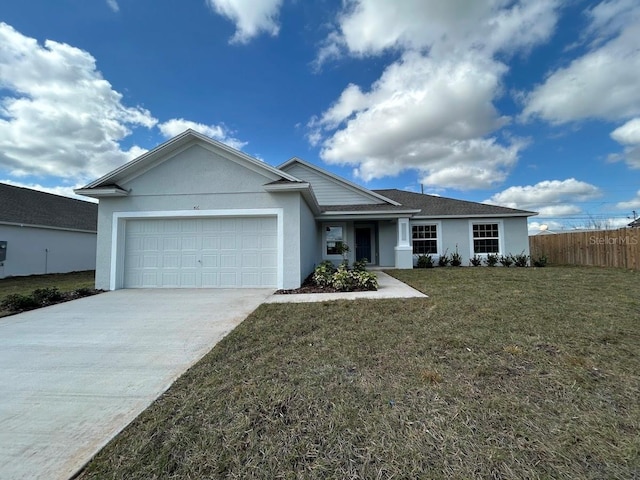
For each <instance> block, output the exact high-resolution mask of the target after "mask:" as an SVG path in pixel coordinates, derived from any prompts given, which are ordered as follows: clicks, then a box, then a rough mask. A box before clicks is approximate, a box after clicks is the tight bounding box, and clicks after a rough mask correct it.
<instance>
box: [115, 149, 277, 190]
mask: <svg viewBox="0 0 640 480" xmlns="http://www.w3.org/2000/svg"><path fill="white" fill-rule="evenodd" d="M274 179H275V176H274V177H269V176H265V175H262V174H259V173H257V172H254V171H252V170H250V169H248V168H246V167H244V166H243V165H240V164H238V163H236V162H233V161H231V160H228V159H226V158H224V157H222V156H220V155H218V154H216V153H214V152H211V151H209V150H207V149H205V148H202V147H200V146H198V145H193V146H191V147H189V148H188V149H186V150H184V151H182V152H180V153H179V154H177V155H175V156H173V157H171V158H169V159H168V160H165V161H164V162H162V163H160V164H158V165H156V166H155V167H154V168H153V169H151V170H148V171H146V172H144V174H142V175H139V176H136V177H134V178H133V179H131V180H129V181H125V182H122V183H121V184H120V186H121V187H122V188H124V189H125V190H131V194H132V195H135V196H144V195H162V196H164V195H183V194H199V193H200V194H209V193H210V192H215V193H216V194H221V193H251V192H260V191H263V185H265V184H266V183H269V182H271V181H273V180H274Z"/></svg>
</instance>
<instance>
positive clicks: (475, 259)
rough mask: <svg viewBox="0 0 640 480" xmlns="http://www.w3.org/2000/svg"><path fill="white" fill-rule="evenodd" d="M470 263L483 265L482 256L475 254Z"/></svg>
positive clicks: (477, 265) (476, 265)
mask: <svg viewBox="0 0 640 480" xmlns="http://www.w3.org/2000/svg"><path fill="white" fill-rule="evenodd" d="M469 263H471V265H473V266H474V267H479V266H480V265H482V257H479V256H478V255H474V256H473V258H471V259H469Z"/></svg>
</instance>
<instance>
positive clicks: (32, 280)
mask: <svg viewBox="0 0 640 480" xmlns="http://www.w3.org/2000/svg"><path fill="white" fill-rule="evenodd" d="M94 285H95V272H94V271H93V270H88V271H84V272H71V273H51V274H48V275H29V276H25V277H9V278H3V279H1V280H0V303H2V301H3V300H4V299H6V298H7V297H8V296H9V295H16V294H17V295H31V294H32V293H33V291H34V290H37V289H44V288H53V287H57V288H58V290H60V292H71V291H74V290H77V289H79V288H94ZM8 314H9V312H7V311H3V310H1V309H0V317H2V316H5V315H8Z"/></svg>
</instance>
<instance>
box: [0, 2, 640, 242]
mask: <svg viewBox="0 0 640 480" xmlns="http://www.w3.org/2000/svg"><path fill="white" fill-rule="evenodd" d="M187 127H191V128H194V129H196V130H199V131H201V132H202V133H205V134H207V135H209V136H211V137H213V138H215V139H217V140H220V141H222V142H225V143H228V144H230V145H232V146H234V147H236V148H240V149H241V150H243V151H244V152H246V153H248V154H250V155H253V156H255V157H257V158H259V159H261V160H263V161H265V162H267V163H269V164H271V165H274V166H277V165H279V164H280V163H283V162H284V161H286V160H287V159H289V158H291V157H292V156H298V157H300V158H303V159H305V160H307V161H310V162H312V163H316V164H318V165H319V166H321V167H323V168H326V169H328V170H330V171H332V172H334V173H337V174H339V175H343V176H345V177H347V178H348V179H350V180H352V181H354V182H356V183H359V184H362V185H364V186H366V187H368V188H402V189H410V190H414V191H420V190H421V188H424V191H425V192H428V193H434V194H438V195H443V196H449V197H454V198H461V199H467V200H472V201H481V202H482V201H484V202H489V203H496V204H501V205H505V206H511V207H515V208H523V209H528V210H534V211H539V212H540V215H539V216H537V217H533V218H532V219H531V220H530V229H531V231H532V232H535V231H537V230H538V228H539V225H541V224H544V225H547V226H548V227H549V228H550V229H552V230H559V229H573V228H579V227H584V226H590V225H592V224H594V223H597V224H599V225H606V226H610V227H615V226H621V225H624V224H626V223H628V222H630V221H631V220H630V218H628V217H631V216H632V212H633V210H636V211H637V212H640V3H638V2H637V0H610V1H578V0H575V1H573V0H568V1H557V0H487V1H475V0H474V1H472V0H396V1H393V2H391V1H389V0H344V1H333V0H317V1H302V0H260V1H257V0H253V1H252V0H197V1H189V2H176V1H171V2H170V1H168V0H56V1H55V2H52V1H50V0H22V1H21V2H6V3H5V4H4V5H3V6H2V9H1V10H0V181H2V182H6V183H12V184H16V185H23V186H28V187H32V188H38V189H42V190H46V191H51V192H54V193H60V194H66V195H70V194H71V192H72V189H73V188H74V187H79V186H82V185H84V184H86V183H88V182H89V181H91V180H93V179H95V178H97V177H99V176H101V175H103V174H104V173H107V172H108V171H110V170H112V169H113V168H115V167H117V166H119V165H121V164H122V163H124V162H126V161H128V160H130V159H132V158H134V157H135V156H137V155H140V154H142V153H144V152H145V151H146V150H148V149H151V148H153V147H155V146H157V145H158V144H159V143H161V142H163V141H165V140H167V139H168V138H170V137H172V136H174V135H176V134H178V133H180V132H181V131H183V130H184V129H185V128H187Z"/></svg>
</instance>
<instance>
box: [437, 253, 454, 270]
mask: <svg viewBox="0 0 640 480" xmlns="http://www.w3.org/2000/svg"><path fill="white" fill-rule="evenodd" d="M450 261H451V260H450V259H449V256H448V255H447V252H446V251H445V252H444V255H440V258H438V266H439V267H446V266H447V265H449V262H450Z"/></svg>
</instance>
